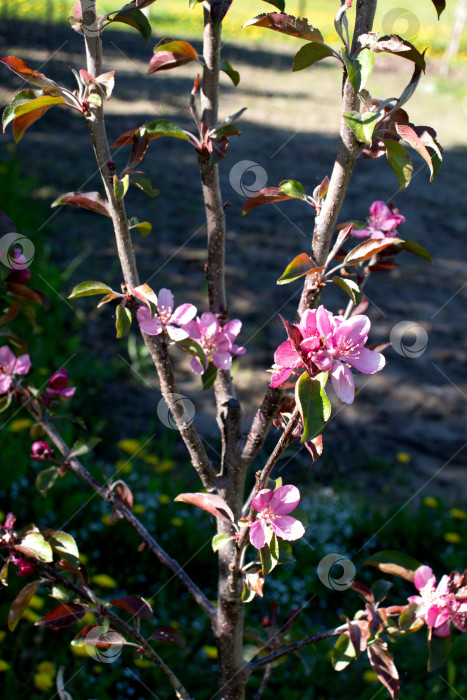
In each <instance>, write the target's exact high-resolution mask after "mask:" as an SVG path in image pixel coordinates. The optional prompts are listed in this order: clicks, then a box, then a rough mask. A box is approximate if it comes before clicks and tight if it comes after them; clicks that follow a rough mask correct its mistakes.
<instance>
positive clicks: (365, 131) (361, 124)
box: [342, 112, 380, 146]
mask: <svg viewBox="0 0 467 700" xmlns="http://www.w3.org/2000/svg"><path fill="white" fill-rule="evenodd" d="M342 116H343V117H344V119H345V122H346V124H347V126H348V127H349V128H350V129H352V131H353V132H354V134H355V136H356V137H357V139H358V140H359V141H361V142H362V143H364V144H365V145H366V146H371V143H372V140H373V131H374V129H375V126H376V124H377V121H378V119H379V118H380V115H378V114H376V112H365V113H364V114H360V112H344V114H343V115H342Z"/></svg>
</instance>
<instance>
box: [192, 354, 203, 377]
mask: <svg viewBox="0 0 467 700" xmlns="http://www.w3.org/2000/svg"><path fill="white" fill-rule="evenodd" d="M190 367H191V371H192V372H194V373H195V374H203V372H204V371H205V368H204V367H203V365H202V364H201V362H200V361H199V360H198V358H197V357H192V359H191V362H190Z"/></svg>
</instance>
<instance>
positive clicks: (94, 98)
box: [88, 92, 102, 107]
mask: <svg viewBox="0 0 467 700" xmlns="http://www.w3.org/2000/svg"><path fill="white" fill-rule="evenodd" d="M88 102H90V103H91V104H92V105H94V106H95V107H102V97H101V96H100V95H99V94H98V93H97V92H92V93H91V94H90V95H88Z"/></svg>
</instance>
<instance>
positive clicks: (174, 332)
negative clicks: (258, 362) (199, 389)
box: [137, 289, 246, 374]
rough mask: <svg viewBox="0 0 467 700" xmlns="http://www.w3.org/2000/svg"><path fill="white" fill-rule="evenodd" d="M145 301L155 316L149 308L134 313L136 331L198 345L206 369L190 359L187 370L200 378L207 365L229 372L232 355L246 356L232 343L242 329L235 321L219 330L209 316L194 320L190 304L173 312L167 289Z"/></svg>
mask: <svg viewBox="0 0 467 700" xmlns="http://www.w3.org/2000/svg"><path fill="white" fill-rule="evenodd" d="M139 298H141V297H139ZM147 298H148V299H149V300H150V301H151V302H153V304H154V305H155V307H156V313H155V314H154V316H151V312H150V310H149V308H147V307H145V306H143V307H141V308H140V309H138V312H137V318H138V323H139V326H140V329H141V330H142V331H143V333H147V334H148V335H159V334H161V333H166V334H167V335H168V337H169V338H170V340H172V341H174V342H178V341H181V340H185V339H187V338H190V339H191V340H194V341H195V342H196V343H198V345H200V346H201V348H202V349H203V351H204V353H205V355H206V365H205V366H204V367H203V365H202V362H201V360H200V359H199V358H198V357H193V359H192V361H191V369H192V371H193V372H195V374H203V372H205V371H206V369H207V366H208V365H207V363H208V362H212V363H213V365H214V366H215V367H217V368H218V369H230V367H231V365H232V355H243V353H245V352H246V350H245V348H242V347H240V346H238V345H235V344H234V342H233V341H234V340H235V338H236V337H237V335H238V334H239V333H240V330H241V328H242V324H241V321H239V320H238V319H234V320H232V321H229V322H228V323H226V324H225V326H223V327H221V326H220V324H219V320H218V319H217V317H216V316H215V315H214V314H213V313H210V312H207V313H204V314H202V316H201V318H199V317H197V318H196V319H195V316H196V313H197V309H196V307H195V306H193V304H182V305H181V306H179V307H177V308H175V306H174V296H173V294H172V292H171V291H170V290H169V289H161V290H160V292H159V294H158V295H157V296H156V295H155V294H154V295H151V297H149V296H148V297H147Z"/></svg>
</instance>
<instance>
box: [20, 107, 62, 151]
mask: <svg viewBox="0 0 467 700" xmlns="http://www.w3.org/2000/svg"><path fill="white" fill-rule="evenodd" d="M51 106H52V105H47V106H46V107H39V108H38V109H35V110H33V111H32V112H28V113H27V114H21V115H20V116H19V117H16V118H15V119H14V121H13V138H14V140H15V143H19V142H20V141H21V139H22V138H23V135H24V132H25V131H26V129H28V128H29V127H30V126H31V124H34V122H36V121H37V120H38V119H40V118H41V117H43V116H44V114H45V113H46V112H47V111H48V110H49V109H50V107H51Z"/></svg>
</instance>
